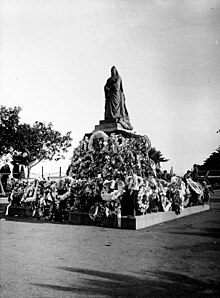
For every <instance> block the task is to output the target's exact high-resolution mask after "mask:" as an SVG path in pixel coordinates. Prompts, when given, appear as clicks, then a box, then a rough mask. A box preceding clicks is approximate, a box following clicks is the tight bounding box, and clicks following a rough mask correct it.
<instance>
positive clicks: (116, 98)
mask: <svg viewBox="0 0 220 298" xmlns="http://www.w3.org/2000/svg"><path fill="white" fill-rule="evenodd" d="M104 91H105V120H113V119H114V120H116V121H117V123H120V124H121V126H122V127H123V128H124V129H129V130H132V129H133V127H132V125H131V123H130V119H129V115H128V111H127V108H126V104H125V96H124V92H123V86H122V79H121V77H120V75H119V73H118V71H117V69H116V67H115V66H112V68H111V77H110V78H109V79H108V80H107V82H106V84H105V87H104Z"/></svg>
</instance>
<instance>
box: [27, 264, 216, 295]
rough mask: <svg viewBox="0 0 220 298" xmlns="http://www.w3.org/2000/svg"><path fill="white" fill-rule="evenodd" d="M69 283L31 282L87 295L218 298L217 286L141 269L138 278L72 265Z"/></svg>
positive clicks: (56, 289)
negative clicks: (70, 282)
mask: <svg viewBox="0 0 220 298" xmlns="http://www.w3.org/2000/svg"><path fill="white" fill-rule="evenodd" d="M57 269H58V270H65V271H69V272H71V273H72V274H73V275H72V284H71V286H61V285H52V284H32V285H35V286H39V287H41V288H46V289H51V290H55V291H63V292H69V293H74V294H78V295H82V296H84V297H88V296H99V297H100V296H105V297H147V296H149V297H220V296H219V295H220V286H219V285H218V284H216V283H214V282H213V283H212V282H210V283H205V282H202V281H199V280H197V279H194V278H190V277H187V276H186V275H183V274H176V273H172V272H165V271H164V272H163V271H160V272H154V271H153V272H151V271H143V272H141V277H137V276H130V275H126V274H117V273H109V272H103V271H95V270H89V269H79V268H73V267H58V268H57Z"/></svg>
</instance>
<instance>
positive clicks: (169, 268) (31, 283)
mask: <svg viewBox="0 0 220 298" xmlns="http://www.w3.org/2000/svg"><path fill="white" fill-rule="evenodd" d="M219 238H220V191H216V195H215V196H214V197H213V201H212V203H211V209H210V211H207V212H203V213H200V214H195V215H191V216H188V217H184V218H180V219H178V220H174V221H170V222H167V223H164V224H161V225H157V226H153V227H150V228H146V229H142V230H138V231H130V230H120V229H106V228H101V227H89V226H74V225H65V224H63V225H62V224H50V223H36V222H24V221H21V220H17V221H15V220H14V221H8V220H5V221H4V220H1V221H0V240H1V243H0V270H1V274H0V277H1V281H0V290H1V295H0V297H4V298H6V297H9V298H14V297H16V298H17V297H22V298H23V297H27V298H32V297H47V298H49V297H220V239H219Z"/></svg>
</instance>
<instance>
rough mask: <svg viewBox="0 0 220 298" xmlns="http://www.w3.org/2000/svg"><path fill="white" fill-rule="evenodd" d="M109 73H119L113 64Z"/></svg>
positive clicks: (116, 74) (113, 74)
mask: <svg viewBox="0 0 220 298" xmlns="http://www.w3.org/2000/svg"><path fill="white" fill-rule="evenodd" d="M111 75H112V77H114V76H118V75H119V74H118V71H117V69H116V67H115V66H114V65H113V66H112V68H111Z"/></svg>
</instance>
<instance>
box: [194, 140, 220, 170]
mask: <svg viewBox="0 0 220 298" xmlns="http://www.w3.org/2000/svg"><path fill="white" fill-rule="evenodd" d="M199 169H200V170H202V171H203V170H220V146H219V147H218V148H217V149H216V151H214V152H213V153H212V154H210V156H209V157H208V158H207V159H206V160H205V161H204V162H203V164H202V165H200V167H199Z"/></svg>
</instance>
